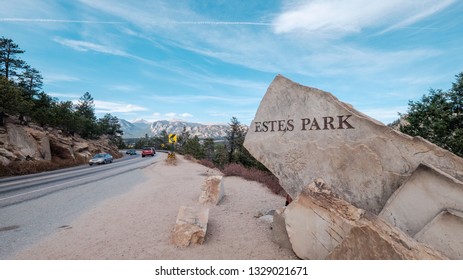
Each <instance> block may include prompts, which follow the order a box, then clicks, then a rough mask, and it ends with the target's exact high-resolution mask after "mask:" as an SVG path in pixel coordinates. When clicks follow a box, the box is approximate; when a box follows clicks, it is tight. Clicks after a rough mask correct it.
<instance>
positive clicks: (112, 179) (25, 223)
mask: <svg viewBox="0 0 463 280" xmlns="http://www.w3.org/2000/svg"><path fill="white" fill-rule="evenodd" d="M160 158H163V156H162V154H161V156H160V155H159V153H158V154H156V155H155V156H154V157H145V158H142V157H141V156H140V154H138V155H136V156H128V155H124V157H123V158H121V159H117V160H114V162H113V163H110V164H104V165H98V166H95V165H94V166H88V165H86V166H79V167H73V168H67V169H62V170H56V171H51V172H43V173H39V174H32V175H25V176H17V177H10V178H4V179H0V259H11V258H14V253H15V252H17V251H18V250H20V249H22V248H24V247H27V246H29V245H32V244H33V243H34V242H35V241H37V240H39V239H40V238H43V237H45V236H47V235H48V234H50V233H52V232H53V231H54V230H56V229H57V228H63V227H66V226H67V224H68V223H69V222H70V221H71V220H72V218H74V217H76V216H77V215H78V214H80V213H82V212H84V211H85V210H86V209H88V208H90V207H94V206H95V205H96V204H97V203H99V202H101V201H103V200H105V199H108V198H110V197H113V196H116V195H121V194H123V193H125V192H127V191H129V190H130V189H131V188H132V187H133V186H134V185H136V184H137V183H139V182H142V181H143V180H145V178H144V175H143V172H142V171H141V169H142V168H144V167H146V166H149V165H151V164H155V163H156V162H157V161H159V159H160Z"/></svg>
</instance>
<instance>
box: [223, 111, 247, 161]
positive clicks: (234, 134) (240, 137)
mask: <svg viewBox="0 0 463 280" xmlns="http://www.w3.org/2000/svg"><path fill="white" fill-rule="evenodd" d="M228 125H229V126H230V128H229V129H228V131H227V136H226V139H227V141H228V162H230V163H231V162H236V161H238V159H237V158H236V157H235V154H236V153H239V152H240V151H241V149H242V146H243V143H244V136H245V129H244V127H243V126H242V125H241V124H240V122H239V121H238V119H237V118H236V117H232V118H231V120H230V123H229V124H228Z"/></svg>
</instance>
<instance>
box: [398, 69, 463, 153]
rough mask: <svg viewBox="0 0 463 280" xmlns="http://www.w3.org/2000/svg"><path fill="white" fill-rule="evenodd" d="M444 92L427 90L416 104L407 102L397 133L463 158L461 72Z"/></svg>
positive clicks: (462, 78)
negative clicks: (415, 138) (403, 124)
mask: <svg viewBox="0 0 463 280" xmlns="http://www.w3.org/2000/svg"><path fill="white" fill-rule="evenodd" d="M456 78H457V80H456V82H455V83H453V84H452V88H451V89H450V90H448V91H442V90H440V89H438V90H434V89H431V90H430V91H429V94H427V95H423V97H422V98H421V100H419V101H409V103H408V111H407V113H406V114H405V115H404V116H403V117H405V119H406V121H407V122H408V124H407V125H405V126H401V127H400V130H401V131H402V132H404V133H407V134H409V135H412V136H421V137H423V138H425V139H427V140H429V141H430V142H432V143H434V144H436V145H438V146H441V147H442V148H444V149H448V150H450V151H451V152H453V153H455V154H457V155H459V156H463V72H462V73H460V74H458V75H456Z"/></svg>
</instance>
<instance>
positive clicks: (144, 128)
mask: <svg viewBox="0 0 463 280" xmlns="http://www.w3.org/2000/svg"><path fill="white" fill-rule="evenodd" d="M119 124H120V125H121V129H122V130H123V131H124V134H123V135H122V138H139V137H143V136H145V134H148V135H150V134H151V130H150V125H151V124H150V123H141V122H135V123H133V122H129V121H126V120H124V119H119Z"/></svg>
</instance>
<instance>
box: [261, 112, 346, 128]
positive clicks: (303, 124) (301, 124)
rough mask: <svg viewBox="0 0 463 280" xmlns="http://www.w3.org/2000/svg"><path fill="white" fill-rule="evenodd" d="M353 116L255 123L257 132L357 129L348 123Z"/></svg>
mask: <svg viewBox="0 0 463 280" xmlns="http://www.w3.org/2000/svg"><path fill="white" fill-rule="evenodd" d="M350 117H352V115H342V116H333V117H331V116H326V117H313V118H302V119H299V120H297V123H296V121H295V120H294V119H288V120H274V121H261V122H254V127H255V132H276V131H293V130H294V129H299V130H301V131H307V130H335V129H355V127H354V126H353V125H352V124H351V123H350V122H349V121H348V120H349V118H350Z"/></svg>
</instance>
